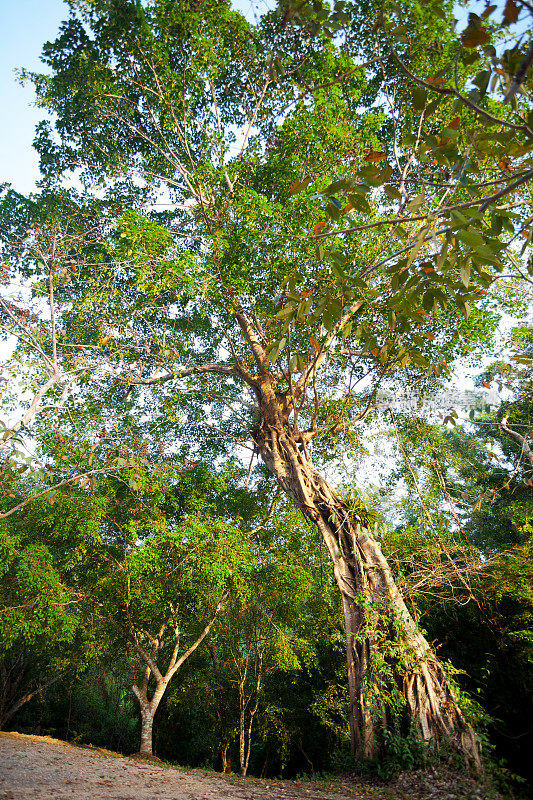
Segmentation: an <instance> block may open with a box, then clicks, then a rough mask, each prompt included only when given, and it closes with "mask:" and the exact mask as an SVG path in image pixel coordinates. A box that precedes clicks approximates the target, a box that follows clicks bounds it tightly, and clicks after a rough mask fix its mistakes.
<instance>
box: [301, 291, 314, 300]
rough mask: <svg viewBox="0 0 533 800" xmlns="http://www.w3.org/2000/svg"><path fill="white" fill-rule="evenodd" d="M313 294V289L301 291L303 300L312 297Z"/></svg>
mask: <svg viewBox="0 0 533 800" xmlns="http://www.w3.org/2000/svg"><path fill="white" fill-rule="evenodd" d="M312 294H313V292H312V290H311V289H308V290H307V291H306V292H300V297H301V298H302V300H307V298H308V297H311V295H312Z"/></svg>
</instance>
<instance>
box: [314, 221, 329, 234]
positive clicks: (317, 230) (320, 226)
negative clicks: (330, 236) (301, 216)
mask: <svg viewBox="0 0 533 800" xmlns="http://www.w3.org/2000/svg"><path fill="white" fill-rule="evenodd" d="M325 227H326V223H325V222H324V221H322V222H317V224H316V225H315V227H314V228H313V233H314V234H315V236H318V234H319V233H320V232H321V231H322V230H324V228H325Z"/></svg>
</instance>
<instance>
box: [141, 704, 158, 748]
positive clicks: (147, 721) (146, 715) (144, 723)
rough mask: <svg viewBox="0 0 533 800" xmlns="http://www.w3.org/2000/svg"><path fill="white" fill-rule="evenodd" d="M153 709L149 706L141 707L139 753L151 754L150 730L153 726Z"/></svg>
mask: <svg viewBox="0 0 533 800" xmlns="http://www.w3.org/2000/svg"><path fill="white" fill-rule="evenodd" d="M154 716H155V711H152V710H151V708H150V707H145V708H143V709H141V746H140V748H139V755H141V756H152V755H153V752H152V730H153V727H154Z"/></svg>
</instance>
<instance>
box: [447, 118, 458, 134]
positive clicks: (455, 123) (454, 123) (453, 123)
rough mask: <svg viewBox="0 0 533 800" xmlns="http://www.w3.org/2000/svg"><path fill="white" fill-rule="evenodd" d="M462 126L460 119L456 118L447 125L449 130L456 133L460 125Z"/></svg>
mask: <svg viewBox="0 0 533 800" xmlns="http://www.w3.org/2000/svg"><path fill="white" fill-rule="evenodd" d="M460 124H461V120H460V119H459V117H455V118H454V119H452V121H451V122H450V123H449V124H448V125H447V127H448V128H451V129H452V130H453V131H456V130H457V128H458V127H459V125H460Z"/></svg>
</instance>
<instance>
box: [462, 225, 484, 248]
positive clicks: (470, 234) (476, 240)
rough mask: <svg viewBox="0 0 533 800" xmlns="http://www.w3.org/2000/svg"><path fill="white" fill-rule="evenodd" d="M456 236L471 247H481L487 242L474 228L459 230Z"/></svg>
mask: <svg viewBox="0 0 533 800" xmlns="http://www.w3.org/2000/svg"><path fill="white" fill-rule="evenodd" d="M456 236H457V238H458V239H459V241H460V242H464V243H465V244H468V245H470V246H471V247H479V245H482V244H484V243H485V239H484V237H483V236H482V235H481V234H480V233H479V232H478V231H476V230H474V229H473V228H466V229H464V230H459V231H457V234H456Z"/></svg>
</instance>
